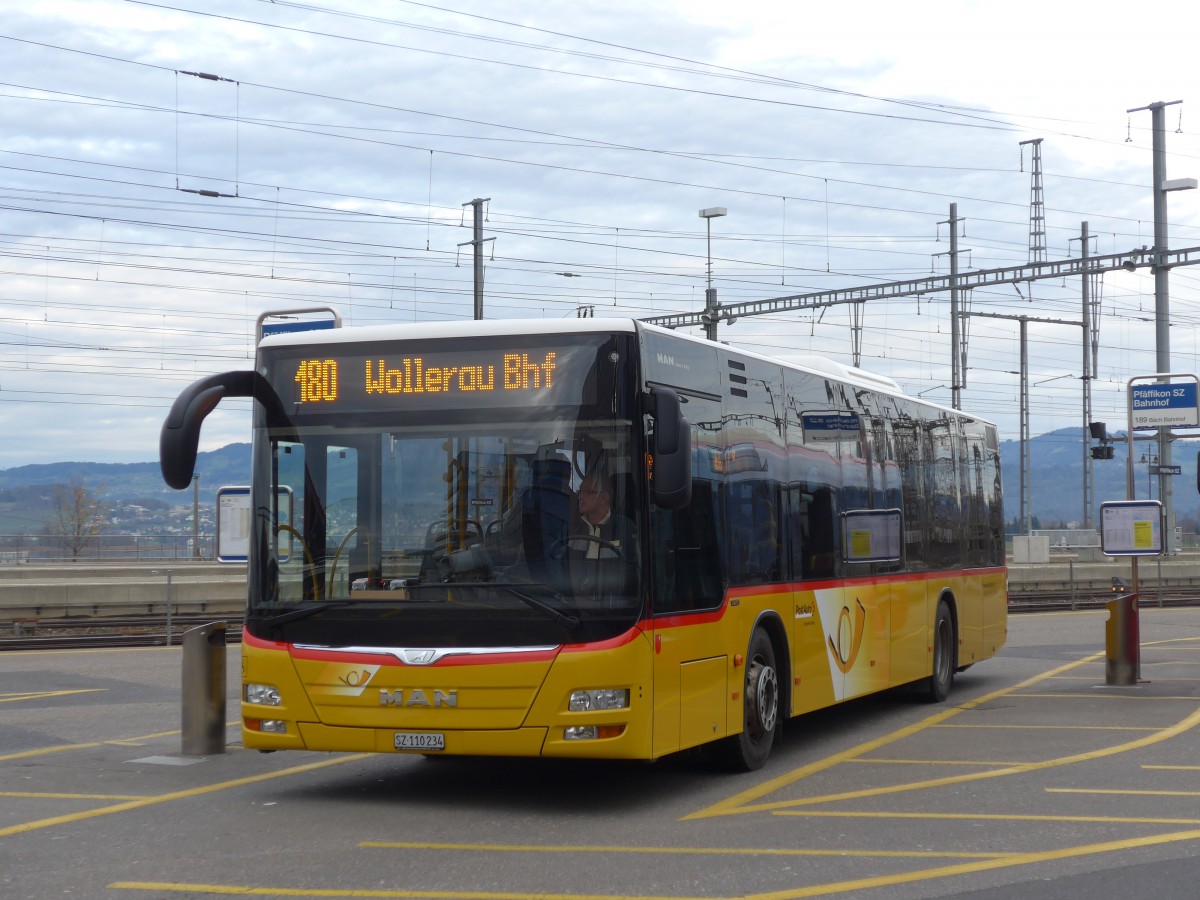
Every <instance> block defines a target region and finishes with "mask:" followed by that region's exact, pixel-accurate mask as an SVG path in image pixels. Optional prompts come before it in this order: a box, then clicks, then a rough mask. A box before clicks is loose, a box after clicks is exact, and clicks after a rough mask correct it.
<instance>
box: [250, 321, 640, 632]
mask: <svg viewBox="0 0 1200 900" xmlns="http://www.w3.org/2000/svg"><path fill="white" fill-rule="evenodd" d="M494 340H499V339H494ZM571 343H572V344H573V346H570V347H567V346H562V344H563V341H562V340H561V339H559V340H558V341H557V343H556V347H555V350H554V351H549V352H553V354H554V358H555V372H554V378H553V380H551V381H550V383H549V384H548V387H550V388H551V389H552V390H553V391H555V392H556V393H555V394H553V395H549V396H543V397H540V398H537V397H533V396H529V397H526V398H525V400H524V402H521V403H519V404H518V403H516V402H514V399H513V398H510V397H497V396H495V395H494V394H490V393H487V392H481V391H477V392H474V394H473V395H471V396H468V394H467V392H463V393H461V394H452V395H451V396H443V397H441V398H439V402H438V403H437V404H436V405H435V404H433V403H432V402H430V398H428V397H421V398H417V400H418V402H417V403H415V404H413V406H414V407H415V408H412V409H408V408H406V407H405V401H406V400H407V399H408V398H406V397H405V396H403V395H400V397H399V399H398V400H393V402H392V403H391V404H380V403H379V402H378V401H377V399H376V398H368V401H367V402H369V404H370V408H369V409H365V408H364V405H365V404H360V405H357V406H356V405H355V404H354V403H353V402H351V398H352V394H351V392H352V391H354V390H355V386H354V385H353V384H352V383H350V381H349V379H348V378H347V374H349V373H357V364H362V365H363V366H364V368H365V370H366V372H367V379H370V378H371V377H372V376H371V373H372V371H373V372H376V373H377V372H380V371H385V370H388V369H389V368H390V367H391V366H392V363H391V362H390V361H389V359H395V360H397V362H396V363H395V365H396V366H397V367H399V366H401V365H402V364H403V362H404V361H411V360H413V359H414V358H417V359H420V360H421V364H422V366H423V368H424V369H425V370H426V371H428V370H430V369H432V368H434V366H433V364H432V363H431V362H430V360H433V359H436V358H437V357H436V355H435V354H434V353H432V352H429V349H428V347H425V348H422V349H423V350H424V351H425V352H423V353H422V354H421V355H420V356H419V357H418V356H416V355H415V354H414V353H409V354H408V355H405V354H404V352H403V348H401V352H397V351H396V349H395V347H394V346H392V347H388V348H387V350H388V354H389V356H381V354H380V353H379V352H362V350H361V348H357V347H352V348H351V349H350V351H349V352H348V353H344V354H343V353H339V354H337V355H335V356H329V355H328V351H329V349H330V348H328V347H322V348H321V352H322V353H323V354H326V356H323V357H321V360H320V364H321V365H322V366H325V367H326V370H328V368H329V365H330V364H331V363H332V362H341V363H342V365H341V366H340V367H339V368H338V369H336V370H331V371H336V372H337V373H338V376H339V378H338V380H337V382H336V384H337V385H338V386H337V388H336V391H337V395H338V396H337V402H338V403H340V404H342V405H341V406H335V407H334V408H333V409H330V408H329V407H328V406H322V405H320V404H319V403H318V404H314V403H313V402H311V401H309V400H308V398H309V397H310V396H311V394H312V393H313V392H314V391H320V390H333V388H332V387H330V386H332V385H333V384H334V383H335V382H334V381H333V380H329V379H327V381H326V382H325V383H324V386H322V385H320V384H318V387H317V388H314V387H313V383H312V382H311V381H310V382H309V383H301V384H300V386H299V388H297V389H295V390H299V391H300V392H302V393H303V395H304V396H305V402H299V401H297V399H296V397H295V395H294V393H289V392H291V391H293V389H292V388H291V385H292V383H294V382H297V380H298V376H297V372H307V371H308V370H306V369H303V367H304V366H306V365H308V366H310V368H311V364H310V361H308V360H306V359H304V358H303V354H301V357H297V355H296V352H295V351H293V350H291V349H289V350H288V351H287V352H286V353H280V354H278V355H277V356H273V355H271V354H268V353H264V355H263V356H264V362H265V364H266V365H265V369H266V372H267V378H268V380H270V381H272V382H273V384H274V385H276V387H277V392H278V393H279V394H280V395H281V397H280V399H281V401H282V406H283V407H284V409H286V410H291V412H290V413H289V415H288V420H287V421H277V420H276V421H271V422H267V421H266V419H265V417H264V418H262V419H261V420H260V422H259V425H258V427H257V429H256V435H255V478H254V485H255V488H254V489H255V492H256V493H255V500H254V508H255V510H256V514H255V516H254V528H255V532H256V533H255V535H254V540H253V541H252V548H253V549H252V554H251V555H252V560H251V568H250V573H251V574H250V577H251V589H250V605H249V610H248V616H247V628H248V629H249V631H250V632H251V633H252V634H255V635H257V636H260V637H262V638H265V639H269V640H286V641H290V642H297V643H308V644H318V645H326V646H385V645H386V646H398V647H410V648H414V647H429V648H434V647H460V648H461V647H478V648H481V649H486V648H489V647H498V646H504V647H521V646H541V645H557V644H561V643H567V642H577V641H581V640H597V639H603V638H604V637H609V636H614V635H616V634H619V633H621V632H622V631H624V630H627V629H628V628H629V627H630V626H631V625H632V624H633V623H634V622H635V621H636V620H637V617H638V616H639V615H640V612H641V605H642V590H641V559H642V551H641V546H640V541H641V538H640V535H641V534H642V533H644V531H645V529H644V528H641V527H639V526H640V522H641V520H642V518H643V515H642V513H641V512H640V510H641V509H642V508H643V502H644V501H643V499H642V498H641V497H640V492H639V489H638V487H637V479H636V478H635V477H634V473H635V471H636V470H635V467H634V465H633V461H634V460H635V459H639V458H640V455H641V454H640V451H638V450H637V448H636V447H635V446H634V444H635V443H636V442H637V441H638V440H639V438H638V436H637V433H636V432H635V429H634V428H633V423H634V422H635V421H637V419H636V417H634V416H633V415H632V414H631V412H630V409H628V408H627V406H628V405H629V404H630V403H632V401H633V396H632V395H633V393H634V392H633V391H632V388H631V385H632V384H633V383H634V382H633V381H632V371H631V370H632V368H633V367H632V365H631V364H630V363H629V361H628V357H627V356H626V355H625V353H624V347H623V345H624V344H625V340H624V339H614V338H613V336H611V335H586V336H581V337H573V338H572V339H571ZM524 345H525V347H527V348H528V347H529V345H530V341H529V340H528V339H526V340H525V341H524ZM501 349H503V348H501ZM488 352H489V350H488V348H480V347H475V348H473V349H469V351H468V350H462V349H461V348H457V349H453V348H452V349H451V350H450V351H447V352H446V353H443V356H456V357H457V358H458V359H467V358H470V359H472V360H479V359H483V358H485V357H486V355H487V353H488ZM530 355H531V356H532V358H533V359H535V360H544V359H546V358H548V352H547V351H545V350H544V348H541V347H537V346H535V347H534V348H533V350H532V352H531V354H530ZM347 361H349V362H347ZM539 364H541V363H539ZM410 365H411V363H410ZM479 365H480V367H482V366H483V365H484V364H483V363H479ZM598 366H599V367H603V368H604V369H605V371H604V372H602V373H599V374H598V373H597V372H596V371H595V369H596V368H597V367H598ZM461 367H463V366H460V368H461ZM443 368H446V367H443ZM601 376H602V377H601ZM438 377H439V378H442V379H443V381H444V380H445V376H443V375H439V376H438ZM484 377H486V374H485V376H484ZM497 377H501V376H497ZM443 393H444V394H445V393H448V392H445V391H443ZM539 400H540V401H542V402H539ZM547 400H549V401H550V402H545V401H547ZM568 400H569V401H570V402H569V403H568V402H566V401H568ZM277 418H278V417H277Z"/></svg>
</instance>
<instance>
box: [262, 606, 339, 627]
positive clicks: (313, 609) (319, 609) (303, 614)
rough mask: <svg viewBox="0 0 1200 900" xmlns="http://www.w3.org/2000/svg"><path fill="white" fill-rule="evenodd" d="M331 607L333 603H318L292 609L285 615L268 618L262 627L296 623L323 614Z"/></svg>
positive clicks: (264, 620)
mask: <svg viewBox="0 0 1200 900" xmlns="http://www.w3.org/2000/svg"><path fill="white" fill-rule="evenodd" d="M333 606H334V604H333V603H318V604H316V605H315V606H302V607H300V608H298V609H292V610H288V611H287V612H285V613H280V614H279V615H277V616H270V617H268V618H266V619H263V620H262V621H263V624H264V625H286V624H287V623H288V622H298V621H300V620H301V619H307V618H308V617H309V616H315V615H317V613H323V612H325V610H327V609H330V608H331V607H333Z"/></svg>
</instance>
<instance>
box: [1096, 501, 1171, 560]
mask: <svg viewBox="0 0 1200 900" xmlns="http://www.w3.org/2000/svg"><path fill="white" fill-rule="evenodd" d="M1100 550H1101V552H1102V553H1104V555H1105V556H1158V555H1160V554H1161V553H1162V552H1163V527H1162V503H1160V502H1159V501H1157V500H1114V501H1110V502H1108V503H1101V504H1100Z"/></svg>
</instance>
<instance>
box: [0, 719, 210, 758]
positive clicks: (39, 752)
mask: <svg viewBox="0 0 1200 900" xmlns="http://www.w3.org/2000/svg"><path fill="white" fill-rule="evenodd" d="M231 724H232V723H231ZM176 734H179V729H178V728H176V729H175V730H174V731H156V732H155V733H153V734H146V735H142V736H141V737H133V738H122V739H120V740H112V741H91V742H89V743H86V744H59V745H58V746H57V747H38V748H37V749H36V750H22V751H20V752H19V753H7V754H5V755H4V756H0V762H8V761H10V760H14V759H28V758H29V757H31V756H47V755H49V754H51V753H66V752H68V751H70V750H91V749H94V748H96V747H104V746H114V747H126V746H130V745H134V746H136V745H139V744H142V743H144V742H146V741H150V740H154V739H155V738H164V737H171V736H172V735H176Z"/></svg>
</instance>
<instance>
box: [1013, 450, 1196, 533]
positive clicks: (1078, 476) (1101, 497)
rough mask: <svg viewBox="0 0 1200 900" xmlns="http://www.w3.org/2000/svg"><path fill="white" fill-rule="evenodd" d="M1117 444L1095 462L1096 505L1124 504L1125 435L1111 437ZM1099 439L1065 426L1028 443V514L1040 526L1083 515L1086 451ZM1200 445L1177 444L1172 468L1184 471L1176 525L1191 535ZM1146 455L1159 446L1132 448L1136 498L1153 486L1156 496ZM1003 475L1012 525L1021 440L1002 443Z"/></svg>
mask: <svg viewBox="0 0 1200 900" xmlns="http://www.w3.org/2000/svg"><path fill="white" fill-rule="evenodd" d="M1111 436H1112V437H1113V438H1114V440H1113V442H1112V446H1113V458H1112V459H1108V460H1095V461H1094V462H1093V464H1092V475H1093V477H1094V479H1095V487H1096V491H1095V499H1096V506H1097V507H1099V504H1101V503H1103V502H1105V501H1106V500H1125V499H1127V495H1128V492H1127V490H1126V471H1125V460H1126V443H1125V435H1124V433H1123V432H1122V433H1119V434H1116V435H1111ZM1085 443H1086V445H1087V446H1089V447H1090V446H1091V445H1093V444H1094V443H1095V441H1093V440H1091V438H1090V437H1088V438H1087V439H1086V441H1085V439H1084V430H1083V428H1082V427H1079V428H1062V429H1059V430H1058V431H1051V432H1047V433H1046V434H1040V435H1038V436H1037V437H1034V438H1032V439H1031V440H1030V442H1029V460H1030V473H1031V475H1030V491H1029V493H1030V512H1031V514H1032V515H1033V516H1034V517H1036V518H1037V519H1038V520H1039V524H1040V526H1041V527H1042V528H1054V527H1058V526H1059V525H1060V524H1064V523H1068V522H1076V521H1078V520H1080V519H1081V518H1082V516H1083V447H1084V446H1085ZM1198 450H1200V441H1194V440H1178V441H1176V442H1175V444H1174V446H1173V448H1172V458H1171V461H1172V464H1174V465H1177V466H1179V467H1180V469H1181V473H1180V474H1179V475H1175V476H1169V477H1171V478H1172V488H1173V491H1174V495H1173V496H1174V506H1175V519H1176V523H1177V524H1179V525H1181V526H1183V527H1184V529H1185V530H1187V531H1193V530H1196V529H1195V527H1191V528H1189V527H1187V522H1186V520H1188V519H1191V520H1197V519H1200V512H1198V506H1200V503H1198V501H1200V497H1198V495H1197V490H1196V454H1197V451H1198ZM1143 456H1145V457H1147V458H1149V459H1156V458H1157V456H1158V444H1157V443H1156V442H1153V441H1143V440H1135V441H1134V449H1133V468H1134V487H1135V489H1136V491H1137V499H1139V500H1144V499H1146V497H1147V491H1148V490H1149V488H1151V487H1152V488H1153V491H1154V498H1155V499H1157V498H1158V479H1157V478H1155V477H1150V479H1149V481H1150V483H1149V485H1148V484H1147V476H1148V469H1149V466H1148V464H1147V463H1144V462H1142V458H1143ZM1000 462H1001V477H1002V478H1003V479H1004V517H1005V518H1006V519H1007V520H1009V521H1012V520H1013V519H1015V518H1017V517H1018V516H1019V515H1020V510H1021V469H1020V462H1021V445H1020V442H1019V441H1001V442H1000Z"/></svg>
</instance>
